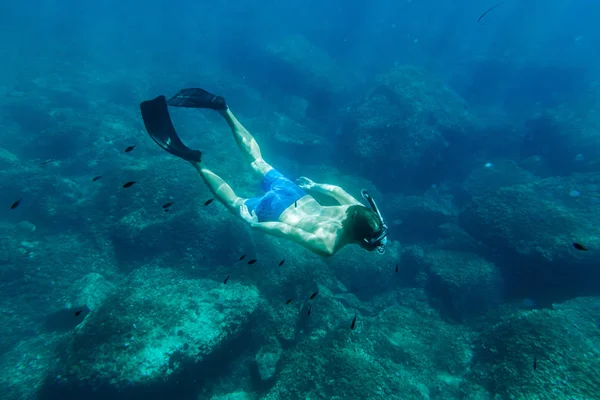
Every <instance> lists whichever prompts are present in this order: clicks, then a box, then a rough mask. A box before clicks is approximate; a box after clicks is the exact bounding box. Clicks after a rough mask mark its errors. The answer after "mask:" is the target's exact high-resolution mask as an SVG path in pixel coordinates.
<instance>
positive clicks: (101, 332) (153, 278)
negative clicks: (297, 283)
mask: <svg viewBox="0 0 600 400" xmlns="http://www.w3.org/2000/svg"><path fill="white" fill-rule="evenodd" d="M258 304H259V293H258V291H257V290H256V288H254V287H251V286H246V285H242V284H239V283H236V282H228V283H227V284H226V285H224V284H223V283H222V282H214V281H211V280H206V279H203V280H189V279H184V278H182V276H181V275H180V274H178V273H176V272H174V271H172V270H168V269H160V268H144V269H141V270H137V271H136V272H134V273H133V274H132V275H131V276H130V277H129V278H128V279H127V281H126V282H125V283H123V284H122V285H121V286H120V287H119V288H118V289H117V290H116V293H115V294H113V295H112V296H111V297H109V298H108V299H107V300H106V301H105V303H104V304H103V305H102V306H101V307H100V308H99V309H97V310H95V311H94V312H92V313H90V315H88V317H87V318H86V321H85V322H84V323H83V324H81V325H80V326H79V327H78V329H76V331H75V332H74V333H73V335H72V338H71V339H70V343H69V345H68V348H67V351H66V353H65V355H64V357H63V358H62V359H61V363H60V364H59V365H58V366H57V369H56V370H55V371H54V374H55V375H56V374H59V375H60V376H61V378H60V380H59V382H54V384H55V385H54V387H51V388H50V389H48V393H52V391H53V390H54V391H55V393H56V390H60V389H63V390H71V391H73V390H75V391H77V390H78V389H80V390H82V391H83V390H88V391H89V390H96V391H101V392H102V391H104V392H106V393H112V392H115V393H116V392H119V393H120V394H121V395H123V396H127V390H128V389H132V388H137V389H139V388H147V389H148V390H149V391H151V390H152V388H158V387H159V386H160V385H162V384H164V383H165V382H167V385H169V383H170V384H173V383H174V382H176V381H180V380H182V381H183V380H185V379H190V376H193V375H194V374H197V376H200V377H201V376H202V371H203V368H207V367H210V366H211V361H206V360H211V359H212V360H214V359H215V358H217V359H218V358H220V359H221V361H222V362H224V361H223V360H224V359H227V358H229V357H234V356H235V355H232V353H231V352H230V348H231V347H234V346H235V343H236V340H239V339H240V335H241V334H242V332H244V330H245V329H247V327H248V321H249V320H250V318H251V316H252V314H253V313H254V312H255V310H256V308H257V306H258ZM230 346H231V347H230ZM203 362H204V363H203ZM194 371H195V372H194ZM82 382H85V383H86V385H85V387H83V386H82V385H81V383H82ZM58 393H60V391H59V392H58ZM157 393H158V392H157ZM129 394H130V395H131V393H129Z"/></svg>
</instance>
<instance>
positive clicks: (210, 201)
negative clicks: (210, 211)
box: [204, 198, 215, 206]
mask: <svg viewBox="0 0 600 400" xmlns="http://www.w3.org/2000/svg"><path fill="white" fill-rule="evenodd" d="M213 201H215V199H214V198H212V199H208V200H206V201H205V202H204V205H205V206H207V205H209V204H210V203H212V202H213Z"/></svg>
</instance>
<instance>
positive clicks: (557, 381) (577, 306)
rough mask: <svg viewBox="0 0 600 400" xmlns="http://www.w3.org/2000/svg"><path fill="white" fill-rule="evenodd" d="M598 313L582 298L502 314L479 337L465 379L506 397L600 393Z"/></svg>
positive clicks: (597, 306)
mask: <svg viewBox="0 0 600 400" xmlns="http://www.w3.org/2000/svg"><path fill="white" fill-rule="evenodd" d="M599 313H600V298H598V297H586V298H579V299H575V300H571V301H568V302H565V303H563V304H560V305H555V306H554V309H544V310H531V311H518V312H516V313H514V314H512V315H510V316H508V317H505V318H503V319H502V321H501V322H499V323H497V324H495V325H493V326H491V327H488V328H487V329H486V330H485V331H484V332H483V333H482V334H481V336H480V339H479V340H478V341H477V344H476V345H475V347H474V352H475V355H474V357H473V365H472V369H471V373H470V377H469V380H471V381H474V382H477V383H479V384H480V385H482V386H484V387H485V388H487V389H488V391H489V392H490V393H495V394H496V395H497V396H501V397H502V398H505V399H512V398H514V399H534V398H536V399H538V398H539V399H596V398H598V388H599V387H600V376H599V375H598V373H597V371H598V369H600V358H598V347H597V343H598V338H599V334H600V329H599V328H600V324H599V320H598V315H599ZM534 360H535V362H536V369H534V365H533V364H534Z"/></svg>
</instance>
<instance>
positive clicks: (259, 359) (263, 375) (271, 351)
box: [254, 344, 283, 381]
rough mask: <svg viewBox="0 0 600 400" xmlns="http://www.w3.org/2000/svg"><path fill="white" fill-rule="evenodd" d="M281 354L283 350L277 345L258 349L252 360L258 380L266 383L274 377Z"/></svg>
mask: <svg viewBox="0 0 600 400" xmlns="http://www.w3.org/2000/svg"><path fill="white" fill-rule="evenodd" d="M282 352H283V350H282V349H281V347H280V346H279V344H271V345H267V346H263V347H261V348H260V350H259V351H258V354H256V358H255V359H254V361H255V362H256V366H257V367H258V373H259V375H260V379H262V380H263V381H268V380H269V379H272V378H273V377H274V376H275V370H276V368H277V362H279V358H280V357H281V353H282Z"/></svg>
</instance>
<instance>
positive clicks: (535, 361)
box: [533, 356, 537, 371]
mask: <svg viewBox="0 0 600 400" xmlns="http://www.w3.org/2000/svg"><path fill="white" fill-rule="evenodd" d="M533 370H534V371H535V370H537V357H536V356H533Z"/></svg>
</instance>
